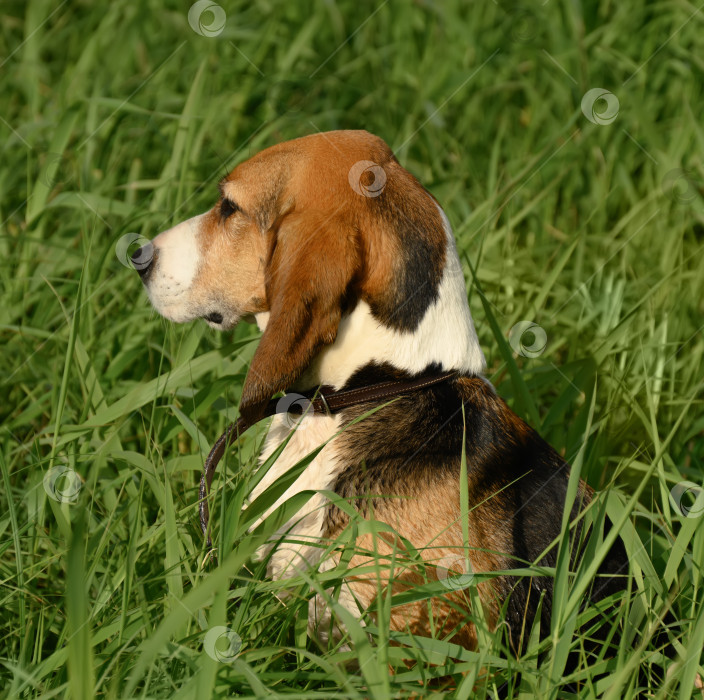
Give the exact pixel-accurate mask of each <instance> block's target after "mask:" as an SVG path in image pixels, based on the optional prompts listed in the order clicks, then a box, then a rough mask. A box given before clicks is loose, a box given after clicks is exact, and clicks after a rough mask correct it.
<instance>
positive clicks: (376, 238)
mask: <svg viewBox="0 0 704 700" xmlns="http://www.w3.org/2000/svg"><path fill="white" fill-rule="evenodd" d="M219 189H220V197H219V199H218V201H217V203H216V205H215V206H214V207H213V208H212V209H211V210H210V211H208V212H206V213H205V214H202V215H200V216H196V217H194V218H192V219H189V220H188V221H185V222H183V223H181V224H178V225H177V226H175V227H174V228H171V229H169V230H168V231H165V232H163V233H161V234H159V235H158V236H157V237H156V238H155V239H154V241H153V247H152V249H151V251H149V253H148V255H149V264H147V265H145V264H144V263H143V261H144V257H145V255H147V252H146V251H144V250H140V251H138V252H137V253H136V254H135V256H134V259H136V260H139V261H141V262H142V263H143V264H141V265H138V266H137V267H138V269H139V268H141V269H139V272H140V275H141V277H142V280H143V282H144V285H145V287H146V289H147V292H148V294H149V298H150V299H151V302H152V304H153V305H154V306H155V308H156V309H157V311H159V313H161V314H162V315H164V316H165V317H166V318H169V319H171V320H173V321H190V320H192V319H196V318H204V319H205V320H206V321H207V322H208V323H209V324H210V325H211V326H212V327H214V328H219V329H226V328H232V327H233V326H234V325H235V324H236V323H237V322H238V321H239V320H240V319H243V318H249V319H251V318H252V317H254V316H256V318H257V320H258V321H259V322H260V325H261V326H263V327H264V333H263V336H262V339H261V342H260V344H259V347H258V349H257V352H256V354H255V356H254V359H253V362H252V365H251V367H250V371H249V374H248V376H247V380H246V382H245V386H244V390H243V395H242V402H241V406H240V410H241V412H242V413H243V415H245V416H247V417H249V418H256V417H258V416H259V415H260V413H261V411H262V409H263V406H264V405H265V402H266V401H267V400H268V399H269V398H271V396H272V395H273V394H275V393H276V392H278V391H282V390H284V389H286V388H288V387H290V386H291V385H292V384H293V383H294V382H295V381H296V380H297V379H298V378H299V377H300V376H301V374H302V373H303V372H304V370H305V369H306V368H307V367H308V365H309V364H310V363H311V361H312V360H313V359H314V357H315V356H316V354H318V353H319V352H320V350H321V349H322V348H324V347H325V346H327V345H329V344H331V343H333V341H334V340H335V338H336V335H337V333H338V326H339V324H340V321H341V319H342V318H343V317H344V316H345V314H346V313H347V312H350V311H351V310H352V309H354V308H355V306H356V305H357V304H358V303H359V302H365V303H366V304H368V306H369V309H370V310H371V314H372V315H373V317H374V320H375V322H376V323H378V324H380V325H381V326H383V327H384V328H387V329H391V330H393V331H395V332H398V333H408V332H413V331H414V329H415V328H417V327H418V325H419V324H420V322H421V320H422V318H423V317H424V315H425V314H426V311H427V310H428V308H429V307H430V306H431V305H432V304H433V303H434V302H435V301H436V299H437V297H438V293H439V287H440V282H441V279H442V278H443V275H444V274H445V273H446V267H447V265H446V263H447V259H448V257H450V256H451V257H452V260H451V261H450V262H452V264H453V265H455V267H456V268H459V266H458V265H457V259H456V252H455V250H454V245H453V244H449V245H448V237H447V233H446V231H447V227H446V225H445V220H444V215H443V214H442V212H441V210H440V208H439V207H438V205H437V203H436V202H435V200H434V199H433V198H432V196H431V195H430V194H429V193H428V192H427V191H426V190H425V189H424V188H423V187H422V186H421V185H420V184H419V183H418V181H417V180H416V179H415V178H414V177H413V176H412V175H411V174H410V173H408V172H407V171H406V170H404V168H402V167H401V166H400V165H399V163H398V161H397V160H396V158H395V157H394V155H393V153H392V152H391V150H390V149H389V148H388V146H387V145H386V144H385V143H384V142H383V141H382V140H381V139H379V138H377V137H375V136H373V135H371V134H369V133H367V132H365V131H338V132H329V133H322V134H315V135H312V136H307V137H304V138H300V139H296V140H294V141H289V142H286V143H283V144H280V145H277V146H274V147H272V148H269V149H267V150H265V151H262V152H261V153H259V154H257V155H256V156H254V157H253V158H251V159H249V160H247V161H246V162H244V163H242V164H241V165H239V166H237V167H236V168H235V169H234V170H233V171H232V172H231V173H230V174H229V175H228V176H227V177H226V178H224V179H223V180H222V181H221V182H220V185H219ZM460 277H461V272H460ZM460 289H461V293H462V294H464V284H463V283H462V285H461V287H460ZM464 304H465V306H466V297H464ZM470 323H471V322H470ZM359 342H360V343H364V342H365V340H364V338H360V339H359Z"/></svg>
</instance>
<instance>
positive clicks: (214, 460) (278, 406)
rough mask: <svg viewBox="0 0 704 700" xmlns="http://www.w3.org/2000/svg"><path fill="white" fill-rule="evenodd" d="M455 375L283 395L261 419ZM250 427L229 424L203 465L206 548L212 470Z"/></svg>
mask: <svg viewBox="0 0 704 700" xmlns="http://www.w3.org/2000/svg"><path fill="white" fill-rule="evenodd" d="M455 375H457V371H456V370H453V371H452V372H445V373H443V374H434V375H423V376H422V377H416V378H415V379H408V380H403V379H400V380H393V381H388V382H380V383H379V384H372V385H371V386H365V387H361V388H360V389H346V390H343V391H332V390H331V389H329V387H322V388H321V389H318V390H316V391H314V392H306V393H303V394H293V393H291V394H285V395H284V396H282V397H281V398H278V399H272V400H271V401H269V403H268V404H267V406H266V409H265V410H264V414H263V415H262V417H261V419H260V420H263V419H264V418H269V417H270V416H273V415H274V414H275V413H289V412H290V413H296V414H298V415H302V414H303V413H304V412H308V411H312V412H313V413H324V414H326V415H332V414H334V413H338V412H339V411H341V410H342V409H344V408H350V407H351V406H356V405H357V404H361V403H366V402H368V401H380V400H382V399H390V398H394V397H396V396H400V395H401V394H406V393H408V392H410V391H417V390H418V389H424V388H425V387H429V386H433V385H434V384H440V382H444V381H445V380H447V379H450V378H451V377H454V376H455ZM292 409H298V410H292ZM251 427H252V424H251V423H249V422H248V421H246V420H245V419H244V418H238V419H237V420H236V421H235V422H234V423H230V425H228V426H227V428H226V429H225V432H224V433H223V434H222V435H221V436H220V437H219V438H218V439H217V442H216V443H215V444H214V445H213V448H212V449H211V450H210V454H209V455H208V457H207V458H206V460H205V464H204V465H203V476H201V478H200V491H199V492H198V498H199V499H200V526H201V529H202V530H203V534H204V535H206V536H207V538H208V547H210V545H211V542H210V535H209V534H208V522H209V517H210V515H209V512H208V498H207V496H208V494H209V493H210V484H211V483H212V482H213V476H214V475H215V470H216V469H217V466H218V464H219V463H220V460H221V459H222V456H223V455H224V454H225V449H226V448H227V446H228V445H229V444H230V443H231V442H234V440H237V439H238V438H239V437H240V435H242V434H243V433H244V432H245V431H246V430H247V429H248V428H251Z"/></svg>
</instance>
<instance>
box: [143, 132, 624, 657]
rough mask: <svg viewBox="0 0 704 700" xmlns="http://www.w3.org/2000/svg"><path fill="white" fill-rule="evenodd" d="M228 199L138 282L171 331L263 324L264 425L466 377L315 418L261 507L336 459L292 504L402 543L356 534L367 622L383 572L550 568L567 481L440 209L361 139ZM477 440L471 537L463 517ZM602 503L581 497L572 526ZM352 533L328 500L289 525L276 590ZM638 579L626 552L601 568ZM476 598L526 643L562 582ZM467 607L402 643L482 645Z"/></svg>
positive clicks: (400, 610) (441, 613)
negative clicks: (285, 411) (305, 400)
mask: <svg viewBox="0 0 704 700" xmlns="http://www.w3.org/2000/svg"><path fill="white" fill-rule="evenodd" d="M219 189H220V196H219V198H218V201H217V203H216V204H215V206H214V207H213V208H212V209H211V210H210V211H208V212H206V213H204V214H201V215H200V216H196V217H194V218H192V219H189V220H188V221H184V222H183V223H181V224H178V225H177V226H175V227H174V228H171V229H169V230H168V231H165V232H163V233H161V234H159V235H158V236H157V237H156V238H155V239H154V240H153V248H152V249H151V251H145V250H140V251H138V252H137V253H136V254H135V259H136V260H138V261H141V262H143V261H144V258H145V255H147V254H148V257H149V261H148V264H146V265H145V264H142V265H139V266H138V267H139V268H141V269H139V272H140V275H141V277H142V280H143V282H144V286H145V288H146V290H147V293H148V295H149V298H150V300H151V303H152V304H153V305H154V307H155V308H156V309H157V311H158V312H159V313H161V314H162V315H163V316H165V317H166V318H168V319H171V320H172V321H178V322H185V321H191V320H193V319H200V318H202V319H205V320H206V321H207V323H208V324H209V325H210V326H211V327H213V328H217V329H220V330H227V329H230V328H233V327H234V326H235V325H236V324H237V323H238V322H239V321H240V320H242V319H245V320H256V322H257V324H258V325H259V328H260V329H261V330H262V337H261V341H260V342H259V346H258V348H257V350H256V353H255V355H254V359H253V361H252V363H251V366H250V368H249V372H248V374H247V378H246V381H245V384H244V388H243V392H242V399H241V405H240V412H241V414H242V415H243V416H245V417H247V418H248V419H249V420H250V421H256V420H257V419H259V418H260V417H261V416H262V414H263V408H264V406H265V405H266V403H267V402H268V401H269V400H270V399H271V398H272V397H273V396H274V395H275V394H277V393H278V392H282V391H305V390H311V389H314V388H315V387H319V386H326V387H331V388H332V389H333V390H341V389H351V388H360V389H363V388H364V387H368V386H373V385H377V384H379V383H380V382H387V381H392V380H398V379H413V378H414V377H421V376H423V375H428V376H431V375H432V374H433V373H435V374H437V373H440V372H446V371H450V370H455V371H456V375H454V376H453V377H452V378H451V379H448V380H447V381H443V382H440V383H437V384H434V385H432V386H430V387H428V388H425V389H422V390H419V391H415V392H413V393H409V394H408V395H403V394H402V395H400V396H398V397H396V398H395V399H394V400H393V401H390V402H388V403H384V402H378V401H370V402H369V403H362V404H361V405H357V406H355V407H353V408H349V409H347V410H342V411H341V412H339V413H337V414H335V415H324V414H323V415H320V414H306V415H305V416H303V418H302V419H301V421H300V425H299V426H298V429H297V430H296V431H295V433H294V434H293V435H292V436H291V439H290V441H289V443H288V445H287V446H286V448H285V449H284V451H283V452H282V454H281V456H280V457H279V459H278V461H277V462H276V463H275V464H274V466H273V468H271V469H270V471H269V472H268V473H267V474H266V476H265V478H264V479H263V480H262V481H261V482H260V483H259V484H258V485H257V487H256V492H255V493H254V494H252V496H253V497H256V496H257V495H258V494H259V493H261V492H262V491H263V490H264V489H266V488H267V487H268V486H269V485H270V484H271V483H272V482H273V481H275V480H276V479H277V478H278V477H280V476H281V474H283V473H284V472H285V471H287V470H289V469H290V468H291V467H292V466H293V465H295V464H296V463H298V462H299V461H300V460H301V459H302V458H303V457H305V456H306V455H307V454H309V453H310V452H311V451H312V450H313V449H314V448H316V447H318V446H319V445H321V444H324V443H326V444H325V447H324V449H323V450H322V451H321V452H320V453H319V454H318V455H317V457H316V458H315V459H314V460H313V461H312V462H311V463H310V464H309V465H308V466H307V467H306V469H305V471H304V472H303V473H302V475H301V476H300V477H299V478H298V480H297V481H296V482H295V483H294V484H293V486H292V487H291V488H290V489H289V490H288V491H287V493H286V494H285V495H284V496H283V497H282V499H281V501H284V500H286V499H287V498H289V497H290V496H291V495H292V494H293V493H295V492H299V491H302V490H314V491H318V492H319V491H323V490H325V491H328V492H330V491H332V492H334V493H336V494H338V495H339V496H340V497H342V498H344V499H346V501H347V502H348V503H349V504H351V505H352V506H353V507H354V508H355V509H356V510H357V512H358V513H359V514H360V515H361V516H362V517H363V518H367V519H372V518H373V519H375V520H377V521H380V522H382V523H385V524H386V525H388V526H390V527H391V528H393V530H394V531H395V533H397V536H396V535H394V536H393V537H392V536H390V535H389V533H388V532H387V533H386V534H385V535H384V534H381V535H379V536H376V535H374V536H372V535H371V534H365V535H363V536H360V537H359V540H358V541H357V543H356V544H357V554H355V556H353V557H352V559H351V561H350V562H349V571H350V575H349V577H348V578H347V580H346V584H345V586H344V587H343V590H342V592H341V594H340V602H341V603H342V604H343V605H344V606H345V607H346V608H347V609H349V610H350V611H351V612H352V613H353V614H354V615H356V616H360V615H361V611H364V610H365V609H366V608H367V607H368V606H369V605H370V603H371V602H372V601H373V600H374V598H375V597H376V596H377V593H378V591H379V586H380V582H379V580H378V575H379V574H378V572H379V571H381V574H380V575H381V576H382V579H383V580H382V581H381V584H382V585H392V586H393V587H394V589H395V590H406V589H408V588H409V587H412V586H414V585H416V584H418V583H419V582H422V581H423V580H424V577H426V578H427V577H428V575H429V573H428V572H431V574H430V577H431V578H432V577H433V575H434V576H435V577H437V576H439V575H440V574H441V572H442V567H443V566H445V568H446V569H447V568H448V566H447V562H448V561H452V562H459V561H461V560H463V558H464V557H465V556H467V555H468V558H469V563H470V564H471V568H472V570H473V571H474V572H475V573H476V572H490V571H498V570H509V569H515V568H517V567H521V566H526V565H529V564H530V563H537V562H540V563H541V564H543V565H546V566H552V565H554V563H555V557H556V552H557V548H556V547H553V548H552V549H551V550H550V551H549V553H548V554H547V555H545V556H542V555H543V553H544V551H545V550H546V549H548V548H549V546H550V545H551V544H552V543H553V542H554V541H555V540H556V539H557V538H558V536H559V534H560V527H561V521H562V514H563V507H564V504H565V499H566V490H567V483H568V478H569V467H568V465H567V464H566V463H565V462H564V461H563V460H562V459H561V458H560V456H559V455H558V454H557V453H556V452H555V451H554V450H553V449H552V448H551V447H550V446H549V445H548V444H546V443H545V442H544V441H543V440H542V439H541V438H540V436H539V435H538V434H537V433H536V432H535V431H534V430H533V429H531V428H530V427H529V426H528V425H527V424H526V423H524V422H523V421H522V420H521V419H520V418H519V417H518V416H516V415H515V414H514V413H513V412H512V411H511V410H510V409H509V408H508V407H507V405H506V404H505V403H504V401H503V400H502V399H501V398H500V397H499V396H497V394H496V392H495V390H494V389H493V387H492V386H491V384H490V383H489V382H488V381H487V379H485V378H484V377H483V376H482V372H483V371H484V369H485V363H484V356H483V354H482V349H481V347H480V345H479V341H478V339H477V334H476V332H475V329H474V325H473V323H472V317H471V315H470V311H469V307H468V304H467V293H466V288H465V281H464V279H463V274H462V270H461V266H460V262H459V258H458V255H457V251H456V248H455V242H454V237H453V233H452V230H451V228H450V224H449V222H448V219H447V217H446V216H445V214H444V212H443V210H442V209H441V208H440V206H439V205H438V203H437V202H436V200H435V199H434V198H433V197H432V195H430V194H429V193H428V192H427V191H426V190H425V189H424V188H423V187H422V186H421V184H420V183H419V182H418V181H417V180H416V179H415V178H414V177H413V176H412V175H411V174H410V173H409V172H407V171H406V170H405V169H404V168H403V167H401V165H400V164H399V163H398V161H397V160H396V158H395V157H394V155H393V153H392V152H391V150H390V149H389V147H388V146H387V145H386V144H385V143H384V142H383V141H382V140H381V139H379V138H377V137H375V136H373V135H371V134H369V133H367V132H365V131H335V132H329V133H320V134H314V135H311V136H306V137H304V138H299V139H296V140H293V141H289V142H286V143H282V144H279V145H277V146H273V147H271V148H268V149H266V150H264V151H262V152H261V153H259V154H258V155H256V156H254V157H253V158H250V159H249V160H247V161H246V162H244V163H242V164H241V165H239V166H237V167H236V168H235V169H234V170H233V171H232V173H230V174H229V175H228V176H227V177H225V178H224V179H223V180H222V181H221V182H220V185H219ZM380 405H381V408H379V406H380ZM373 408H378V410H377V411H376V412H374V413H372V415H370V416H368V417H366V418H365V419H363V420H361V421H358V422H355V423H354V424H352V425H350V422H351V421H353V420H355V419H357V418H359V417H360V416H362V415H363V414H365V413H367V412H368V411H370V410H371V409H373ZM343 428H344V430H343ZM290 433H291V421H290V419H287V417H286V416H281V415H277V416H275V417H274V418H273V421H272V424H271V427H270V430H269V433H268V438H267V441H266V444H265V448H264V452H263V454H262V460H264V459H265V458H266V457H267V456H268V455H270V454H271V453H272V451H274V450H275V449H276V448H277V446H279V445H280V444H281V442H282V441H283V440H284V439H285V438H287V437H288V436H289V434H290ZM463 439H464V445H465V448H464V449H465V455H466V465H467V481H468V484H467V490H468V493H467V494H466V496H467V500H468V505H469V512H468V514H467V510H466V509H465V511H464V512H465V516H466V518H468V520H469V522H468V523H466V522H465V523H463V522H462V508H461V505H460V503H461V494H460V475H461V453H462V448H463ZM591 498H592V492H591V491H590V489H589V487H588V486H586V484H584V483H580V485H579V489H578V495H577V499H576V501H575V506H574V508H573V515H576V514H577V513H578V511H579V510H580V509H581V508H584V507H585V506H586V505H587V504H588V503H589V502H590V500H591ZM348 520H349V515H348V513H347V512H346V511H345V509H342V508H339V507H338V506H336V505H334V504H333V503H332V502H331V501H330V500H329V499H327V498H326V497H325V496H324V495H323V494H322V493H316V495H315V496H313V497H312V498H311V499H310V500H309V501H308V502H307V504H306V505H305V506H304V507H303V508H302V510H301V511H299V512H298V513H297V515H296V516H295V518H293V519H292V520H291V521H290V522H289V523H288V524H287V526H286V527H285V528H283V529H282V532H281V535H282V536H283V535H285V539H286V541H285V542H283V543H280V542H278V543H277V546H276V547H275V548H274V549H273V551H268V552H266V554H267V556H269V557H270V558H269V564H268V567H269V573H270V575H272V576H274V577H278V578H285V577H287V576H293V575H297V574H298V572H299V571H300V570H301V568H304V567H320V566H322V567H330V566H332V565H334V563H335V559H334V558H333V559H332V560H326V561H324V562H321V553H322V552H323V549H324V546H323V545H325V544H326V543H329V542H331V541H332V540H334V539H335V538H336V537H337V536H338V535H339V534H340V533H341V532H342V530H343V529H344V528H345V527H346V525H347V524H348ZM387 529H388V528H387ZM463 530H466V531H467V532H468V535H469V541H468V545H469V547H468V550H467V549H465V547H464V545H463V542H464V537H463ZM286 533H287V534H286ZM404 542H407V543H410V545H412V547H413V548H414V549H415V550H416V551H417V552H419V553H420V556H421V557H422V559H423V560H424V562H425V564H426V565H427V568H425V567H424V568H425V573H424V574H423V575H422V576H421V574H420V573H419V570H418V566H415V567H413V566H408V565H404V564H403V562H402V560H403V556H402V555H403V551H402V550H403V548H404V546H405V545H404V544H403V543H404ZM273 546H274V545H272V547H273ZM374 553H375V554H374ZM392 553H393V555H394V556H395V557H396V559H395V560H394V561H395V563H394V564H391V563H390V562H391V558H392ZM541 556H542V559H541ZM373 557H377V558H381V559H383V558H385V557H386V560H387V562H388V563H389V565H388V566H386V568H382V569H377V573H374V574H373V573H369V570H370V568H371V567H366V569H365V568H364V565H365V564H367V563H369V562H370V561H371V560H372V559H373ZM623 564H624V561H623V556H622V555H621V554H614V555H612V557H611V558H610V559H609V560H608V561H607V562H606V563H605V566H604V567H603V570H604V571H605V572H617V571H618V570H619V569H620V568H621V567H622V566H623ZM450 568H452V567H450ZM455 568H462V567H455ZM359 571H366V573H358V572H359ZM433 571H434V572H435V574H432V572H433ZM623 571H624V572H625V568H624V569H623ZM602 588H603V586H602ZM476 590H477V591H478V598H479V600H480V601H481V605H482V606H483V608H484V615H485V617H486V619H487V620H488V622H489V624H490V625H495V624H497V622H498V621H499V618H500V617H501V620H502V621H505V622H506V623H507V624H508V627H509V632H510V637H511V641H512V644H514V645H515V646H516V647H518V646H519V645H520V638H521V635H522V634H523V633H524V629H528V630H530V620H531V618H532V617H534V615H535V612H536V610H537V608H538V604H539V601H540V600H541V594H542V593H543V592H546V595H545V596H544V599H543V601H542V607H541V610H542V613H541V617H542V620H543V625H542V629H543V631H544V632H545V631H547V630H549V617H550V601H551V590H552V579H551V578H550V577H549V576H533V577H528V576H524V577H518V576H512V575H502V576H499V577H495V578H487V579H484V580H483V581H482V582H481V583H479V584H478V586H477V588H476ZM602 595H603V592H602ZM467 600H468V597H467V596H466V595H464V593H463V592H462V591H459V592H458V591H455V592H453V593H449V594H446V595H445V596H438V597H437V598H434V599H433V601H432V606H431V605H429V604H428V601H427V600H421V601H419V602H413V603H408V604H405V605H402V606H399V607H395V608H393V610H392V615H391V618H392V619H391V623H392V627H393V629H395V630H400V631H410V632H411V633H413V634H414V635H431V634H438V633H439V634H442V635H444V636H445V637H447V638H450V639H451V640H452V641H454V642H457V643H459V644H462V645H464V646H465V647H467V648H473V647H474V646H475V645H476V643H477V638H476V631H475V629H474V627H473V626H472V625H471V624H468V623H467V621H466V615H465V614H464V612H463V610H466V606H467V605H468V603H467ZM463 606H464V607H463ZM502 607H505V612H502ZM431 609H432V612H431ZM309 622H310V626H311V629H312V630H314V631H315V633H316V634H317V635H318V637H319V638H322V639H325V638H326V636H327V635H329V633H330V630H331V624H330V623H331V620H330V613H329V611H328V609H327V608H326V606H325V605H324V603H323V601H322V599H321V598H320V597H317V598H315V599H313V600H312V602H311V605H310V619H309ZM431 627H434V628H435V630H434V632H433V631H432V630H431ZM332 629H333V630H338V628H337V627H336V626H335V625H333V626H332Z"/></svg>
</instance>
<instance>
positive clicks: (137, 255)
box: [130, 243, 156, 281]
mask: <svg viewBox="0 0 704 700" xmlns="http://www.w3.org/2000/svg"><path fill="white" fill-rule="evenodd" d="M130 260H131V261H132V267H134V269H135V270H137V272H138V273H139V276H140V277H141V278H142V280H145V281H146V279H147V277H148V276H149V273H150V272H151V270H152V268H153V267H154V261H155V260H156V253H155V252H154V246H153V245H152V244H151V243H147V244H146V245H143V246H142V247H141V248H139V249H138V250H135V252H134V253H133V255H132V257H131V258H130Z"/></svg>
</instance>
